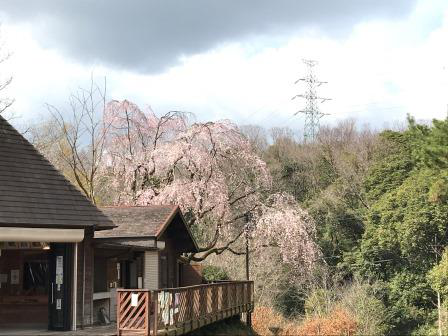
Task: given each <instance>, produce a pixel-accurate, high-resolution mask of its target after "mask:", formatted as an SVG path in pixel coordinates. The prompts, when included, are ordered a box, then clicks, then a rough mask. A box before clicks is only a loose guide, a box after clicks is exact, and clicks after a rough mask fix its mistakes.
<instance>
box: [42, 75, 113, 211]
mask: <svg viewBox="0 0 448 336" xmlns="http://www.w3.org/2000/svg"><path fill="white" fill-rule="evenodd" d="M47 108H48V110H49V111H50V113H51V116H52V121H51V123H52V124H53V126H55V127H56V129H57V131H56V134H54V132H53V136H55V137H56V138H57V139H58V141H57V150H58V153H57V156H58V158H59V159H61V160H62V161H63V162H64V163H65V164H66V165H67V167H68V169H69V170H70V172H69V175H70V176H72V177H73V180H74V182H75V183H76V185H77V186H78V187H79V188H80V189H81V190H82V191H83V192H84V194H85V195H86V196H87V198H89V199H90V200H91V201H92V202H93V203H96V202H97V191H98V188H99V187H100V181H99V180H98V170H99V168H100V163H101V160H102V158H103V154H104V144H105V135H106V132H107V129H108V127H107V125H106V124H105V123H104V120H103V112H104V110H105V108H106V80H104V84H103V85H98V84H96V83H95V81H94V79H93V76H92V78H91V82H90V87H89V88H87V89H85V88H79V89H78V90H77V91H76V92H75V93H73V94H72V95H71V96H70V97H69V108H68V110H65V109H60V108H58V107H56V106H54V105H51V104H47Z"/></svg>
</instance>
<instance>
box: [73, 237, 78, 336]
mask: <svg viewBox="0 0 448 336" xmlns="http://www.w3.org/2000/svg"><path fill="white" fill-rule="evenodd" d="M74 245H75V246H74V253H73V265H74V266H73V307H72V309H73V314H72V330H73V331H75V330H76V320H77V316H78V312H77V310H78V309H77V306H76V301H77V300H78V243H75V244H74Z"/></svg>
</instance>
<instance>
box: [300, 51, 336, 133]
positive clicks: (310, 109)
mask: <svg viewBox="0 0 448 336" xmlns="http://www.w3.org/2000/svg"><path fill="white" fill-rule="evenodd" d="M303 63H305V65H306V66H307V67H308V73H307V75H306V77H305V78H300V79H298V80H297V81H296V82H295V83H294V84H297V83H298V82H300V81H303V82H305V84H306V87H307V90H306V92H305V94H298V95H296V96H294V97H292V99H295V98H305V99H306V106H305V109H304V110H301V111H297V112H296V113H294V115H297V114H299V113H303V114H304V115H305V126H304V139H305V142H312V141H314V140H315V138H316V136H317V133H318V132H319V127H320V119H321V118H322V117H323V116H324V115H328V113H322V112H321V111H320V109H319V104H321V103H323V102H325V101H327V100H331V99H330V98H322V97H319V96H318V95H317V88H318V87H319V86H321V85H322V84H326V83H327V82H321V81H318V80H317V79H316V75H315V74H314V67H315V66H316V65H317V61H313V60H305V59H304V60H303Z"/></svg>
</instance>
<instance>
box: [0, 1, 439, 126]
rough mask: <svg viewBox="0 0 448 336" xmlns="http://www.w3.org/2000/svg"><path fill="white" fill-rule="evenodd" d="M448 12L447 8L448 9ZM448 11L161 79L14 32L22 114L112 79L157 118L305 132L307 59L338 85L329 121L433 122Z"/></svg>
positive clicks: (296, 39) (243, 46)
mask: <svg viewBox="0 0 448 336" xmlns="http://www.w3.org/2000/svg"><path fill="white" fill-rule="evenodd" d="M442 5H443V8H442ZM447 9H448V7H447V6H446V5H445V4H444V3H443V2H442V1H422V2H421V3H420V4H419V6H417V9H416V11H415V12H414V13H412V15H411V16H410V17H408V18H406V19H403V20H401V21H397V22H390V21H377V22H373V21H371V22H364V23H362V24H359V25H357V26H356V27H355V28H354V30H353V31H352V33H351V35H350V36H349V37H348V38H346V39H343V40H342V39H339V40H338V39H330V38H329V37H325V36H323V35H320V34H319V33H318V32H316V31H306V32H305V31H304V32H302V33H301V35H296V36H279V37H278V38H273V37H271V38H269V39H263V38H257V37H255V38H252V39H250V40H245V41H240V42H239V43H232V44H227V45H221V46H220V47H219V48H216V49H214V50H210V51H209V52H206V53H203V54H198V55H194V56H191V57H185V58H184V59H182V62H181V64H180V65H178V66H176V67H173V68H171V69H169V70H168V71H166V72H165V73H163V74H160V75H153V76H150V75H143V74H139V73H134V72H129V71H118V70H111V69H108V68H105V67H102V66H101V64H99V65H98V66H96V67H94V68H93V69H92V68H88V67H85V66H82V65H80V64H76V63H73V62H70V61H68V60H67V59H65V58H63V57H62V56H61V55H60V54H58V53H57V52H56V51H55V50H49V49H44V48H42V47H41V46H39V45H38V44H37V42H36V41H35V40H34V39H33V35H32V27H27V26H24V25H22V26H13V25H5V27H4V34H5V36H6V37H7V44H8V47H9V49H11V50H12V51H13V57H12V58H11V60H10V61H9V63H10V66H9V67H10V68H9V70H10V72H11V73H12V74H13V76H14V83H13V85H12V86H11V89H10V94H11V95H12V96H14V97H15V98H16V104H15V106H14V110H15V111H16V112H18V114H22V115H24V116H25V117H26V118H30V117H32V116H33V115H36V114H38V113H45V108H44V103H46V102H48V103H53V104H63V103H64V101H65V99H66V97H67V96H68V94H69V93H70V91H73V90H74V89H76V88H77V87H78V86H82V85H83V83H86V82H87V81H88V80H89V78H90V73H91V72H92V70H94V74H95V76H96V77H101V76H103V75H106V76H107V80H108V87H109V96H110V97H111V98H113V99H124V98H127V99H130V100H134V101H136V102H137V103H139V104H140V105H145V104H150V105H151V106H152V107H153V109H154V110H155V111H156V112H159V113H163V112H165V111H167V110H170V109H180V110H185V111H192V112H194V113H196V114H197V116H198V119H200V120H209V119H212V120H216V119H222V118H229V119H232V120H234V121H236V122H238V123H259V124H262V125H263V126H266V127H270V126H292V127H300V125H301V124H302V122H303V118H302V117H300V116H297V117H293V116H292V115H293V113H294V112H296V111H297V110H299V109H300V108H301V106H300V104H299V103H298V102H297V101H296V100H294V101H291V97H292V96H294V95H295V94H297V93H298V92H300V91H303V87H302V88H301V87H300V85H294V84H293V83H294V81H295V80H296V79H297V78H299V77H300V76H302V75H303V74H304V71H305V69H304V67H303V65H302V64H301V61H300V60H301V59H302V58H313V59H316V60H318V61H319V62H320V63H319V66H318V67H317V71H318V75H319V77H320V78H321V79H322V80H326V81H328V82H329V83H328V84H327V85H325V86H322V90H321V92H320V93H321V95H322V96H326V97H331V98H333V100H332V101H330V102H326V103H325V104H324V105H322V109H323V111H324V112H327V113H331V116H328V117H326V118H325V122H330V123H331V122H335V121H336V120H339V119H344V118H347V117H354V118H357V119H358V120H359V121H360V122H361V123H365V122H369V123H372V124H375V125H376V126H381V125H382V124H383V123H384V122H387V121H389V122H394V121H395V120H403V119H404V117H405V115H406V113H410V114H412V115H414V116H416V117H417V118H424V119H430V118H433V117H437V118H442V117H445V116H446V106H447V103H448V100H447V95H446V93H447V90H448V64H447V63H448V62H447V59H448V58H447V56H448V46H447V44H446V41H447V40H448V10H447Z"/></svg>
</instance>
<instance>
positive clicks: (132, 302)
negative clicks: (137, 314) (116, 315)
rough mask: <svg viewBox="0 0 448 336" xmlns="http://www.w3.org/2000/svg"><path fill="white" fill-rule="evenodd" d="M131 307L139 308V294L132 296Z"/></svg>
mask: <svg viewBox="0 0 448 336" xmlns="http://www.w3.org/2000/svg"><path fill="white" fill-rule="evenodd" d="M131 306H132V307H137V306H138V294H134V293H132V294H131Z"/></svg>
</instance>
